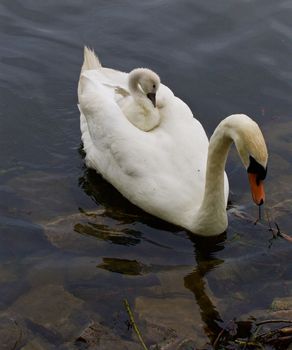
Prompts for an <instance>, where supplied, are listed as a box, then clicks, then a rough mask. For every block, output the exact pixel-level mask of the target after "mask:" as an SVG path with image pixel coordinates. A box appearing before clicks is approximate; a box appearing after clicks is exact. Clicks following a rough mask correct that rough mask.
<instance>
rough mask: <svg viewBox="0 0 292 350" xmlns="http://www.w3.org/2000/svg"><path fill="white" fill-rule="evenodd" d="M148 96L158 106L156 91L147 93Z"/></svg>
mask: <svg viewBox="0 0 292 350" xmlns="http://www.w3.org/2000/svg"><path fill="white" fill-rule="evenodd" d="M147 97H148V98H149V100H150V101H151V102H152V104H153V106H154V107H156V93H155V92H149V94H147Z"/></svg>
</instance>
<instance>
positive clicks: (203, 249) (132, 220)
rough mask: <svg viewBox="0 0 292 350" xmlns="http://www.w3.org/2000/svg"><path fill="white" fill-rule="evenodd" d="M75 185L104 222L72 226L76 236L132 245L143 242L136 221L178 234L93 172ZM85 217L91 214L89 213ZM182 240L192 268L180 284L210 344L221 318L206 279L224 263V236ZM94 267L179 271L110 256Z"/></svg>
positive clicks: (138, 272) (131, 273)
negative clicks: (188, 243) (197, 311)
mask: <svg viewBox="0 0 292 350" xmlns="http://www.w3.org/2000/svg"><path fill="white" fill-rule="evenodd" d="M79 185H80V186H81V187H82V188H83V190H84V191H85V192H86V193H87V194H88V195H89V196H90V197H91V198H92V199H93V200H94V201H95V202H96V204H97V205H98V207H99V208H100V207H101V206H102V207H103V212H102V214H101V216H102V217H103V219H104V220H103V222H102V223H101V222H98V223H97V222H96V221H94V217H92V218H91V219H93V221H91V222H90V221H89V222H88V223H87V224H84V223H83V224H81V223H78V224H76V225H75V231H76V232H78V233H80V234H83V235H90V236H94V237H96V238H98V239H101V240H105V241H110V242H112V243H114V244H120V245H133V246H135V245H137V244H139V243H141V242H142V241H145V236H146V234H145V232H142V231H139V230H136V229H135V228H134V227H135V224H136V223H137V222H139V223H143V224H145V225H147V227H148V228H149V229H155V230H163V231H165V230H167V231H171V232H172V233H173V234H175V235H177V234H180V233H181V229H180V228H178V227H175V226H173V225H171V224H168V223H166V222H164V221H161V220H159V219H157V218H154V217H152V216H151V215H148V214H146V213H145V212H143V211H142V210H140V209H139V208H137V207H135V206H134V205H132V204H131V203H129V201H128V200H126V199H125V198H124V197H123V196H121V194H120V193H118V192H117V191H116V190H115V189H114V188H113V187H112V186H111V185H110V184H108V183H107V182H106V181H105V180H103V179H102V178H101V177H100V176H99V175H97V174H96V172H95V171H92V170H88V169H85V171H84V175H83V176H82V177H81V178H80V179H79ZM85 214H86V215H88V216H90V215H92V214H90V213H85ZM99 221H100V220H99ZM171 232H169V235H170V236H169V239H171ZM183 234H185V232H184V233H183ZM186 237H188V238H189V239H190V241H191V242H192V245H193V251H194V257H195V262H196V265H195V267H194V269H193V271H192V272H191V273H188V274H187V275H185V277H184V276H183V273H182V276H181V281H182V284H184V286H185V288H186V289H188V290H190V291H191V292H192V293H193V295H194V297H195V300H196V302H197V304H198V306H199V309H200V314H201V319H202V321H203V323H204V325H205V333H206V334H207V336H208V337H209V339H210V342H211V343H212V342H213V341H214V339H215V338H216V336H217V335H218V333H219V332H220V331H221V329H222V328H221V327H220V323H221V322H222V318H221V316H220V314H219V312H218V311H217V309H216V306H215V305H214V304H213V301H212V298H211V296H210V295H209V291H208V288H207V285H206V276H207V275H208V273H209V272H210V271H212V270H213V269H215V268H216V267H218V266H219V265H220V264H222V263H223V262H224V260H222V259H218V258H217V257H216V253H217V252H219V251H221V250H223V249H224V242H225V239H226V235H225V234H223V235H221V236H219V237H215V238H214V237H213V238H200V237H195V236H194V235H192V234H188V235H187V236H186ZM152 238H153V241H152V242H151V243H153V244H156V245H159V244H160V243H159V242H157V241H155V240H156V237H155V236H154V235H153V237H152ZM160 246H161V247H163V244H160ZM166 248H167V247H166ZM172 248H173V247H172ZM97 267H98V268H100V269H104V270H107V271H110V272H114V273H118V274H123V275H128V276H143V275H147V274H149V273H159V272H163V271H170V270H172V269H175V270H177V269H180V268H182V266H181V265H179V264H178V265H175V266H174V265H168V264H167V265H165V264H161V265H159V264H151V265H147V264H144V263H142V262H141V261H139V259H128V258H125V257H123V258H121V257H114V256H111V257H110V256H107V257H103V259H102V262H101V263H100V264H98V266H97Z"/></svg>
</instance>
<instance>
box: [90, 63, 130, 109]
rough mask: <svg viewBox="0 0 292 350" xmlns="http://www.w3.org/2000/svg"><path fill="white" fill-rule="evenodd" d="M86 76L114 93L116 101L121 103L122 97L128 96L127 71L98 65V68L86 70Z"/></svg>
mask: <svg viewBox="0 0 292 350" xmlns="http://www.w3.org/2000/svg"><path fill="white" fill-rule="evenodd" d="M86 74H87V76H88V77H89V76H91V78H92V79H94V80H96V81H98V82H99V83H100V84H102V85H103V86H104V87H105V88H106V89H108V90H109V91H110V93H111V94H114V95H113V96H114V98H115V100H116V102H118V103H122V100H123V99H124V98H127V97H129V96H130V92H129V88H128V73H124V72H120V71H117V70H114V69H110V68H103V67H100V68H99V69H94V70H87V71H86Z"/></svg>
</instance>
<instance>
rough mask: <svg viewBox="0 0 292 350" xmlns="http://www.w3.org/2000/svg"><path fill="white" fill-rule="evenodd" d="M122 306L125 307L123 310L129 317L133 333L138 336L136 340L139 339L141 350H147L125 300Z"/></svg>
mask: <svg viewBox="0 0 292 350" xmlns="http://www.w3.org/2000/svg"><path fill="white" fill-rule="evenodd" d="M124 305H125V308H126V310H127V313H128V315H129V318H130V322H131V325H132V326H133V328H134V331H135V332H136V334H137V336H138V339H139V341H140V343H141V345H142V347H143V349H144V350H148V348H147V346H146V345H145V343H144V340H143V338H142V336H141V333H140V331H139V329H138V327H137V325H136V323H135V320H134V316H133V313H132V311H131V308H130V305H129V303H128V300H127V299H124Z"/></svg>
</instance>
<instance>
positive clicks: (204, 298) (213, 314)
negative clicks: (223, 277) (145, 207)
mask: <svg viewBox="0 0 292 350" xmlns="http://www.w3.org/2000/svg"><path fill="white" fill-rule="evenodd" d="M189 238H190V240H191V241H192V242H193V244H194V255H195V259H196V262H197V266H196V267H195V269H194V270H193V272H191V273H190V274H188V275H187V276H185V278H184V284H185V287H186V288H188V289H189V290H190V291H192V292H193V293H194V296H195V298H196V301H197V304H198V305H199V307H200V313H201V317H202V320H203V322H204V324H205V332H206V334H207V335H208V336H209V338H210V340H211V342H212V343H213V342H214V340H215V338H216V336H217V335H218V334H219V333H220V331H221V329H222V328H221V327H220V325H219V323H221V322H222V318H221V316H220V314H219V312H218V311H217V310H216V307H215V305H213V302H212V300H211V299H210V297H209V296H208V292H207V290H206V289H207V288H206V281H205V277H206V276H207V274H208V273H209V272H210V271H212V270H213V269H215V268H216V267H218V266H219V265H221V264H222V263H223V262H224V260H222V259H218V258H216V252H218V251H221V250H222V249H224V241H225V239H226V235H225V234H222V235H220V236H219V237H212V238H206V237H204V238H203V237H195V236H193V235H191V234H190V235H189Z"/></svg>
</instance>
